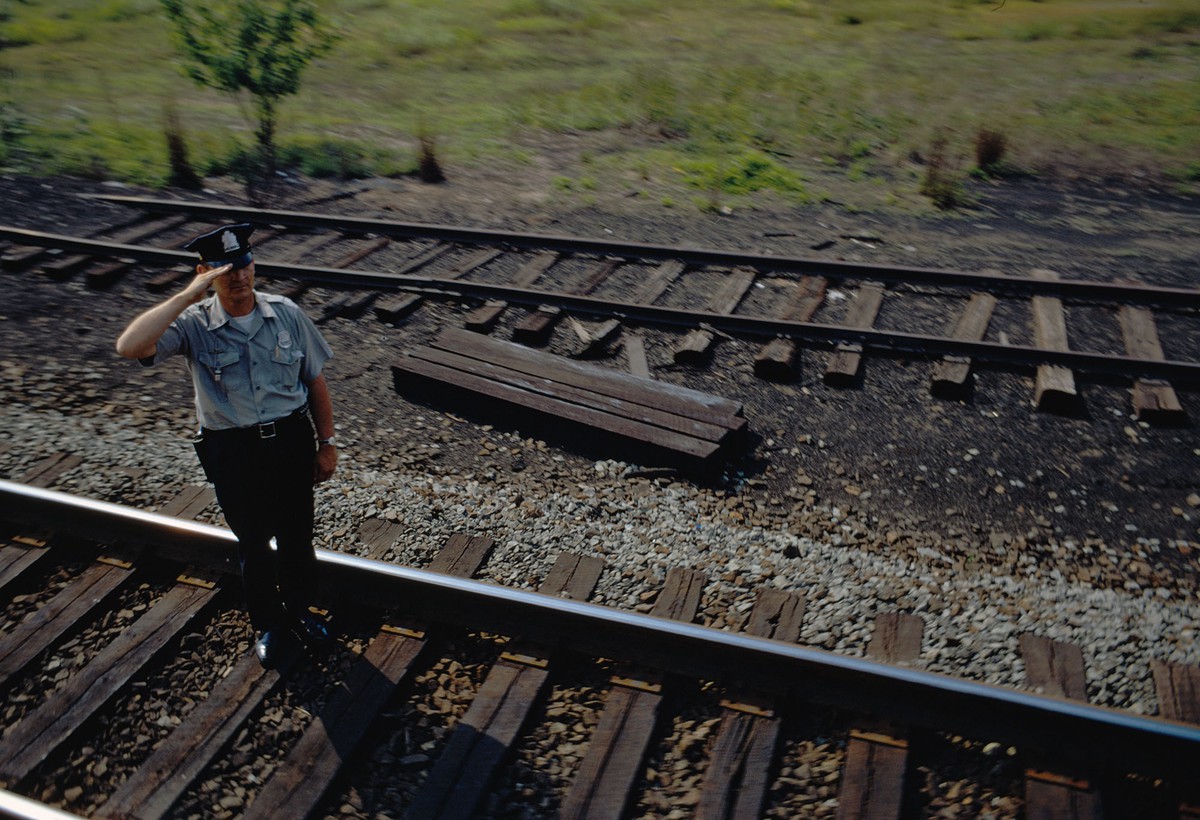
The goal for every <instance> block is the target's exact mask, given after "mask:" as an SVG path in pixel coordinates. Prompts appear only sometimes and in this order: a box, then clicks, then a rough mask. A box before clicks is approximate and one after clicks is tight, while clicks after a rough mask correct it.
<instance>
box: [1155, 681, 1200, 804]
mask: <svg viewBox="0 0 1200 820" xmlns="http://www.w3.org/2000/svg"><path fill="white" fill-rule="evenodd" d="M1150 672H1151V674H1152V675H1153V676H1154V692H1155V694H1156V695H1157V696H1158V713H1159V714H1160V715H1161V716H1162V717H1165V718H1166V719H1167V720H1177V721H1180V722H1181V723H1196V724H1200V667H1197V666H1184V665H1183V664H1178V663H1166V662H1165V661H1160V660H1151V661H1150ZM1175 793H1176V795H1177V797H1178V800H1179V816H1180V817H1200V783H1197V782H1195V781H1193V782H1191V783H1180V784H1176V786H1175Z"/></svg>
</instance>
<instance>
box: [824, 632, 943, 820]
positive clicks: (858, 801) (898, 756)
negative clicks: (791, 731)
mask: <svg viewBox="0 0 1200 820" xmlns="http://www.w3.org/2000/svg"><path fill="white" fill-rule="evenodd" d="M924 629H925V625H924V623H923V622H922V621H921V619H920V618H918V617H917V616H915V615H908V614H905V613H900V612H888V613H884V614H882V615H879V616H878V617H876V619H875V631H874V633H872V635H871V642H870V643H869V644H868V645H867V657H869V658H872V659H873V660H878V661H881V662H883V663H890V664H902V663H903V664H911V663H914V662H916V660H917V659H918V658H920V656H921V635H922V633H923V632H924ZM907 768H908V738H907V737H905V736H904V735H903V734H902V733H900V732H898V731H897V730H896V729H895V728H893V727H888V730H887V731H886V732H883V731H873V730H871V729H867V728H858V729H852V730H850V740H849V742H848V743H847V745H846V763H845V767H844V768H843V769H842V779H841V783H840V784H839V787H838V809H837V817H838V818H839V820H851V818H863V819H864V820H866V819H867V818H871V819H872V820H874V818H880V820H886V818H895V817H899V816H900V807H901V804H902V802H903V799H904V775H905V772H906V770H907Z"/></svg>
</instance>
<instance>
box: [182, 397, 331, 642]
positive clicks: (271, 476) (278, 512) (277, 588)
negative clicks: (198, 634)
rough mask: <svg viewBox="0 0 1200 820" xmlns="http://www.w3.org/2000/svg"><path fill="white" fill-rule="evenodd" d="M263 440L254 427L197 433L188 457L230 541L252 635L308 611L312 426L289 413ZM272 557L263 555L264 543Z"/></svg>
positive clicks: (312, 586)
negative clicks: (196, 464) (200, 471)
mask: <svg viewBox="0 0 1200 820" xmlns="http://www.w3.org/2000/svg"><path fill="white" fill-rule="evenodd" d="M274 433H275V434H274V436H272V437H269V438H264V437H263V436H262V431H260V430H259V428H258V427H251V428H246V429H240V430H217V431H212V430H205V431H203V432H202V434H201V435H202V440H198V441H197V444H196V452H197V454H198V455H199V456H200V463H201V464H202V465H203V467H204V472H205V474H206V475H207V476H208V480H209V481H211V482H212V483H213V487H214V488H215V489H216V493H217V502H218V503H219V504H220V505H221V511H222V512H223V513H224V514H225V521H226V523H227V524H228V525H229V528H230V529H231V530H233V533H234V535H236V536H237V539H238V559H239V561H240V564H241V571H242V590H243V592H244V594H245V603H246V610H247V612H248V613H249V615H250V622H251V623H252V624H253V625H254V628H255V630H256V631H258V632H262V631H265V630H268V629H277V628H280V627H281V626H282V625H283V624H284V623H285V619H286V617H287V614H288V613H289V612H290V613H291V614H292V615H293V616H294V615H298V614H299V613H301V612H303V611H304V610H305V608H306V607H308V606H309V605H311V604H313V603H315V593H316V586H317V558H316V553H315V551H314V550H313V544H312V533H313V477H312V470H313V459H314V457H315V454H316V444H315V441H314V439H315V437H314V435H313V427H312V422H311V421H310V420H309V418H308V414H307V413H306V412H299V411H298V412H297V413H294V414H292V415H291V416H288V417H287V418H285V419H281V420H280V421H277V422H276V423H275V425H274ZM272 538H274V539H275V546H276V549H275V550H272V549H271V544H270V542H271V539H272Z"/></svg>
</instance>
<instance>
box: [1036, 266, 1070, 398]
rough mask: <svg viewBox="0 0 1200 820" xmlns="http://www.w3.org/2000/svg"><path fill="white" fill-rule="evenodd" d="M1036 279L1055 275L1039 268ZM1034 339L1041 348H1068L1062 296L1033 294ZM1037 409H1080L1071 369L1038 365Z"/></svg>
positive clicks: (1047, 278) (1055, 277)
mask: <svg viewBox="0 0 1200 820" xmlns="http://www.w3.org/2000/svg"><path fill="white" fill-rule="evenodd" d="M1033 276H1034V277H1035V278H1037V279H1043V280H1047V281H1052V280H1056V279H1058V274H1057V273H1055V272H1054V271H1051V270H1045V269H1042V268H1039V269H1037V270H1035V271H1033ZM1032 306H1033V339H1034V343H1035V344H1036V345H1037V346H1038V347H1040V348H1043V349H1044V350H1060V351H1068V350H1070V349H1071V346H1070V344H1069V343H1068V341H1067V318H1066V313H1065V312H1064V311H1063V303H1062V299H1059V298H1058V297H1056V296H1034V297H1033V299H1032ZM1033 401H1034V404H1036V405H1037V408H1038V409H1039V410H1047V411H1049V412H1053V413H1074V412H1077V411H1078V409H1079V392H1078V391H1077V390H1076V389H1075V374H1074V373H1072V372H1071V370H1070V368H1066V367H1063V366H1062V365H1056V364H1043V365H1039V366H1038V369H1037V383H1036V386H1035V388H1034V394H1033Z"/></svg>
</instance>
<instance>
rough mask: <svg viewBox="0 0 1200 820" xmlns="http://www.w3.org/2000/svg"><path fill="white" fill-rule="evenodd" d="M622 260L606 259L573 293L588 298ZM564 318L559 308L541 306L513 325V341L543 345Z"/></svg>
mask: <svg viewBox="0 0 1200 820" xmlns="http://www.w3.org/2000/svg"><path fill="white" fill-rule="evenodd" d="M623 262H624V260H622V259H606V260H604V261H603V262H601V263H600V264H599V265H597V266H596V268H595V269H594V270H593V271H592V272H591V273H590V274H588V277H587V279H585V280H584V281H583V283H582V284H580V285H579V287H578V288H575V289H573V290H572V291H571V292H572V293H576V294H578V295H580V296H587V295H588V294H589V293H592V292H593V291H595V290H596V288H598V287H600V285H601V284H603V282H604V280H605V279H607V278H608V277H609V276H611V275H612V272H613V271H615V270H616V269H617V268H618V267H620V266H621V265H622V264H623ZM561 318H562V310H561V309H559V308H557V307H545V306H539V307H538V308H537V309H536V310H534V311H533V312H532V313H529V314H527V315H526V316H524V317H523V318H522V319H521V320H520V321H519V322H517V323H516V324H515V325H513V341H516V342H520V343H521V344H526V345H542V344H545V343H546V342H547V340H549V338H550V333H551V331H553V330H554V326H555V325H556V324H557V323H558V320H559V319H561Z"/></svg>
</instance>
